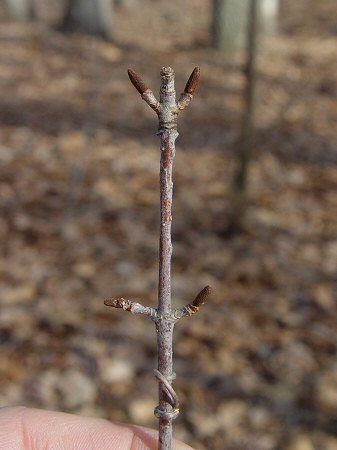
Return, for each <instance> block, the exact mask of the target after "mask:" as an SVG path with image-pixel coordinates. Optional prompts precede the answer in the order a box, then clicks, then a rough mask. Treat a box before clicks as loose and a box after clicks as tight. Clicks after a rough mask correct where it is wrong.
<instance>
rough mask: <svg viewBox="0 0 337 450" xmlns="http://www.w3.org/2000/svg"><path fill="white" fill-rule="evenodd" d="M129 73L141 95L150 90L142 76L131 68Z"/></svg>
mask: <svg viewBox="0 0 337 450" xmlns="http://www.w3.org/2000/svg"><path fill="white" fill-rule="evenodd" d="M128 75H129V78H130V81H131V83H132V84H133V85H134V87H135V88H136V89H137V91H138V92H139V93H140V95H143V94H144V92H145V91H147V90H148V87H147V86H146V84H145V83H144V81H143V79H142V77H141V76H140V75H138V73H136V72H134V71H133V70H131V69H129V70H128Z"/></svg>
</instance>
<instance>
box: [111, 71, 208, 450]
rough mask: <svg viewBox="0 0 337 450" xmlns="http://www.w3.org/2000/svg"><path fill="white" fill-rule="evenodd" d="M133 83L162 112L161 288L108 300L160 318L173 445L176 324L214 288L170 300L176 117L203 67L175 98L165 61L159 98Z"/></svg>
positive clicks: (136, 79) (167, 428) (166, 431)
mask: <svg viewBox="0 0 337 450" xmlns="http://www.w3.org/2000/svg"><path fill="white" fill-rule="evenodd" d="M128 74H129V77H130V80H131V83H132V84H133V85H134V86H135V88H136V89H137V91H138V92H139V93H140V94H141V96H142V98H143V99H144V100H145V101H146V103H147V104H148V105H149V106H150V107H151V108H152V109H153V110H154V111H155V112H156V113H157V114H158V118H159V129H158V133H157V134H158V135H159V137H160V149H161V160H160V238H159V248H160V251H159V288H158V307H157V308H156V309H154V308H150V307H147V306H143V305H141V304H139V303H136V302H133V301H131V300H125V299H123V298H112V299H108V300H106V301H105V304H106V305H107V306H112V307H115V308H122V309H124V310H125V311H130V312H133V313H136V314H145V315H147V316H149V317H151V319H152V320H153V321H154V322H155V325H156V330H157V344H158V369H155V375H156V378H157V379H158V381H159V405H158V406H157V407H156V409H155V414H156V415H157V416H158V418H159V446H158V448H159V450H171V448H172V421H173V420H174V419H175V418H176V417H177V415H178V413H179V400H178V396H177V394H176V393H175V391H174V389H173V387H172V380H173V379H174V377H175V374H174V372H173V361H172V336H173V327H174V324H175V322H176V321H177V320H179V319H180V318H181V317H185V316H190V315H192V314H194V313H195V312H197V311H198V310H199V307H200V306H201V305H202V304H203V303H204V302H205V300H206V298H207V297H208V295H209V294H210V291H211V288H210V287H209V286H206V287H205V288H204V289H203V290H202V291H201V292H200V293H199V294H198V295H197V297H196V298H195V299H194V301H193V302H192V303H189V304H188V305H186V306H184V307H183V308H180V309H177V310H173V309H172V306H171V256H172V243H171V223H172V193H173V181H172V166H173V158H174V155H175V140H176V138H177V136H178V132H177V117H178V114H179V112H180V110H182V109H184V108H186V107H187V106H188V105H189V103H190V102H191V100H192V98H193V94H194V92H195V90H196V87H197V85H198V83H199V79H200V69H199V67H196V68H195V69H194V70H193V72H192V74H191V76H190V78H189V79H188V81H187V83H186V86H185V89H184V92H183V93H182V94H181V96H180V99H179V101H178V102H176V92H175V88H174V72H173V70H172V69H171V68H170V67H163V68H162V70H161V72H160V75H161V79H162V82H161V87H160V101H158V100H157V99H156V97H155V95H154V94H153V92H152V91H151V90H150V89H149V88H148V87H147V86H146V84H145V83H144V81H143V80H142V78H141V77H140V76H139V75H138V74H137V73H136V72H134V71H132V70H129V71H128Z"/></svg>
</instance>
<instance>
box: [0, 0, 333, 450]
mask: <svg viewBox="0 0 337 450" xmlns="http://www.w3.org/2000/svg"><path fill="white" fill-rule="evenodd" d="M76 3H77V5H76ZM81 3H82V7H83V3H86V5H87V6H88V5H89V6H88V7H92V5H91V6H90V3H92V2H91V1H89V0H86V1H85V0H77V1H76V0H75V1H72V2H70V3H69V2H68V9H67V10H66V7H67V5H66V2H65V1H64V2H62V1H57V2H55V1H52V0H36V1H35V2H34V4H33V3H32V2H28V1H23V0H20V1H19V0H16V1H15V0H6V1H5V0H3V1H2V2H0V15H1V26H0V42H1V45H0V122H1V127H0V183H1V184H0V209H1V213H0V233H1V242H0V245H1V261H0V279H1V292H0V308H1V309H0V405H1V406H3V405H18V404H24V405H28V406H35V407H39V408H48V409H56V410H63V411H69V412H73V413H79V414H85V415H91V416H99V417H105V418H107V419H110V420H117V421H125V422H135V423H137V424H142V425H146V426H150V427H156V426H157V425H156V422H157V420H156V419H155V418H154V416H153V408H154V407H155V406H156V404H157V382H156V380H155V378H154V376H153V372H152V369H153V368H154V367H155V366H156V339H155V330H154V327H153V326H152V324H151V323H150V322H149V321H148V320H146V319H144V318H143V317H140V316H134V317H132V316H130V315H129V314H127V313H123V312H120V311H117V310H111V309H108V308H106V307H105V306H104V305H103V300H104V299H105V298H107V297H111V296H117V297H118V296H123V297H124V298H131V299H141V301H142V302H143V303H145V304H149V305H155V304H156V294H157V277H158V230H159V200H158V198H159V186H158V185H159V183H158V174H159V158H160V155H159V140H158V138H157V137H156V136H155V133H156V128H157V120H156V117H155V115H154V114H153V111H151V110H150V109H149V108H148V107H147V105H146V104H145V103H144V102H143V101H142V100H141V99H140V97H139V95H138V93H137V92H136V91H135V89H134V88H133V86H132V85H131V83H130V81H129V79H128V77H127V73H126V71H127V69H128V68H129V67H130V68H132V69H135V70H136V71H137V72H139V73H140V74H141V75H142V76H143V78H144V80H145V81H146V82H147V83H148V85H149V86H150V88H151V89H152V90H153V91H154V92H155V93H157V90H158V88H159V83H160V77H159V71H160V68H161V67H162V66H164V65H165V66H167V65H169V66H171V67H173V68H174V69H175V71H176V86H177V92H178V93H179V92H181V91H182V89H183V87H184V83H185V82H186V80H187V78H188V76H189V74H190V73H191V71H192V69H193V68H194V67H195V66H197V65H198V66H200V67H201V76H202V81H201V84H200V86H199V88H198V90H197V92H196V95H195V99H194V101H193V103H192V105H191V106H190V107H189V109H188V110H187V111H184V113H183V114H181V116H180V118H179V119H180V120H179V132H180V136H179V138H178V141H177V155H176V159H175V168H174V182H175V184H174V216H173V298H174V306H176V307H177V306H182V305H183V304H186V303H188V302H189V301H191V300H192V299H193V298H194V296H195V295H196V293H197V292H198V291H199V290H200V289H201V288H202V287H203V286H204V285H206V284H210V285H211V286H212V287H213V289H214V294H213V295H212V298H211V300H210V301H209V302H208V303H207V305H205V306H204V308H203V309H202V312H200V313H199V314H198V315H197V316H195V317H193V318H191V319H189V320H183V321H181V322H179V324H178V325H177V327H176V331H175V339H174V341H175V343H174V349H175V359H174V361H175V371H176V373H177V380H176V381H175V388H176V390H177V392H178V394H179V397H180V400H181V405H182V410H181V414H180V416H179V419H178V420H177V421H176V422H175V436H176V437H178V438H180V439H182V440H184V441H186V442H187V443H189V444H190V445H192V446H193V447H195V448H196V449H198V450H206V449H208V450H209V449H215V450H222V449H226V450H239V449H247V450H321V449H322V450H323V449H324V450H335V449H336V448H337V362H336V348H337V309H336V291H337V289H336V288H337V275H336V274H337V217H336V210H337V195H336V193H337V149H336V142H337V81H336V73H337V8H336V1H335V0H320V1H317V0H296V1H291V0H281V1H280V5H279V7H280V8H279V13H278V17H277V18H275V17H274V18H273V19H270V20H274V21H275V23H273V24H272V26H269V27H268V26H267V27H266V28H267V29H264V33H263V35H264V36H260V39H259V41H258V46H257V48H258V51H257V58H256V61H255V66H256V70H255V94H254V99H255V106H254V122H255V132H254V139H252V140H251V144H252V145H253V150H254V151H253V152H252V153H251V155H250V156H251V161H250V163H249V172H248V179H247V187H246V193H245V199H244V202H241V203H240V208H239V212H238V211H237V210H236V216H235V217H236V219H235V220H236V223H235V226H234V227H233V226H232V225H233V223H232V221H233V214H232V212H233V208H234V210H235V198H236V196H235V195H233V192H234V193H235V189H234V190H233V179H235V176H234V175H235V171H236V170H237V164H238V163H237V160H238V159H237V156H238V154H239V153H240V152H239V151H238V146H239V142H240V136H241V134H242V117H243V115H244V110H245V108H246V106H245V105H246V103H245V100H244V98H245V94H244V93H245V83H246V76H245V73H247V71H246V72H245V71H244V67H245V64H246V58H247V56H246V53H245V51H244V49H243V47H244V46H243V44H242V42H243V41H242V39H241V43H239V44H238V45H237V46H236V44H235V48H231V49H229V48H227V47H226V45H227V44H224V42H225V41H223V39H222V37H221V29H220V32H219V28H216V27H219V23H220V22H219V21H217V20H216V19H219V18H221V17H223V16H222V13H221V11H220V9H219V10H217V11H218V12H217V13H216V14H214V10H215V9H214V8H220V7H221V2H219V1H214V2H212V1H210V0H171V1H164V0H142V1H140V0H133V1H132V0H129V1H127V0H124V1H122V0H120V1H116V2H115V3H114V6H113V8H112V3H111V2H109V1H106V0H103V1H101V0H100V1H97V2H96V3H97V5H98V4H100V5H101V7H102V8H103V9H104V14H103V15H102V14H101V16H97V17H96V19H95V20H96V22H94V19H93V20H88V17H89V16H90V17H94V16H93V14H94V13H93V12H92V11H93V10H91V12H90V11H89V12H90V14H89V15H88V14H87V15H86V14H84V13H83V14H82V17H80V18H79V15H78V14H75V13H74V8H75V9H76V8H77V7H79V4H81ZM267 3H268V2H267ZM269 3H270V2H269ZM20 5H21V6H20ZM22 5H23V6H22ZM97 5H96V6H97ZM14 6H16V8H15V7H14ZM94 6H95V5H94ZM11 7H12V8H11ZM110 7H111V8H110ZM72 8H73V10H72ZM109 8H110V9H109ZM102 11H103V10H101V12H102ZM80 16H81V15H80ZM102 17H103V19H104V20H103V19H102ZM236 17H241V15H240V14H239V15H238V14H236ZM222 20H225V18H223V19H222ZM226 20H228V19H226ZM76 21H77V23H76ZM229 23H231V21H230V22H229ZM266 23H267V24H269V25H270V24H271V21H267V22H266ZM276 23H277V25H276ZM220 25H221V23H220ZM76 26H77V27H78V28H79V31H78V32H72V31H73V30H74V29H75V28H76ZM240 27H241V26H239V25H236V26H235V27H234V29H237V30H239V29H241V28H240ZM232 28H233V27H232ZM80 29H81V30H80ZM229 29H230V27H229V25H228V27H227V28H225V32H226V30H229ZM244 29H245V30H246V29H247V26H246V25H245V27H244ZM216 30H218V31H216ZM80 31H81V32H80ZM222 31H223V30H222ZM216 33H218V34H216ZM219 33H220V34H219ZM98 34H99V35H100V36H99V35H98ZM225 34H226V33H225ZM246 34H247V33H246ZM226 42H228V36H227V41H226ZM238 217H239V218H240V220H239V222H240V223H237V218H238Z"/></svg>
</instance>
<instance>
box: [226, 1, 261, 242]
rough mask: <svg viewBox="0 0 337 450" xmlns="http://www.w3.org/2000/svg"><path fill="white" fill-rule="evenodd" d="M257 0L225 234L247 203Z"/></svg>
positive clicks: (231, 230)
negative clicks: (229, 209) (230, 202)
mask: <svg viewBox="0 0 337 450" xmlns="http://www.w3.org/2000/svg"><path fill="white" fill-rule="evenodd" d="M259 1H261V0H249V2H250V5H249V22H248V33H247V37H246V42H247V56H246V58H247V59H246V67H245V70H244V73H245V77H246V85H245V91H244V101H245V110H244V113H243V117H242V125H241V134H240V137H239V141H238V144H237V148H236V155H237V161H236V170H235V173H234V179H233V186H232V205H231V211H230V214H229V224H228V228H227V230H226V234H227V235H231V234H233V233H235V232H236V231H237V230H238V229H239V228H240V225H241V222H242V218H243V216H244V214H245V211H246V207H247V179H248V169H249V164H250V161H251V158H252V152H253V147H254V109H255V108H254V107H255V93H256V67H255V66H256V52H257V26H258V23H257V22H258V6H259Z"/></svg>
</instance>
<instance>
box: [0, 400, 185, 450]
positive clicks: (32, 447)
mask: <svg viewBox="0 0 337 450" xmlns="http://www.w3.org/2000/svg"><path fill="white" fill-rule="evenodd" d="M157 438H158V434H157V433H156V432H155V431H154V430H149V429H147V428H141V427H137V426H135V425H121V424H115V423H111V422H108V421H107V420H103V419H96V418H89V417H81V416H76V415H73V414H66V413H60V412H54V411H43V410H39V409H32V408H25V407H15V408H2V409H0V449H6V450H45V449H50V450H53V449H58V450H69V449H70V448H71V449H73V450H111V449H114V450H147V449H149V450H155V449H157ZM173 448H174V450H191V447H189V446H188V445H185V444H183V443H178V442H175V443H174V447H173Z"/></svg>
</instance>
